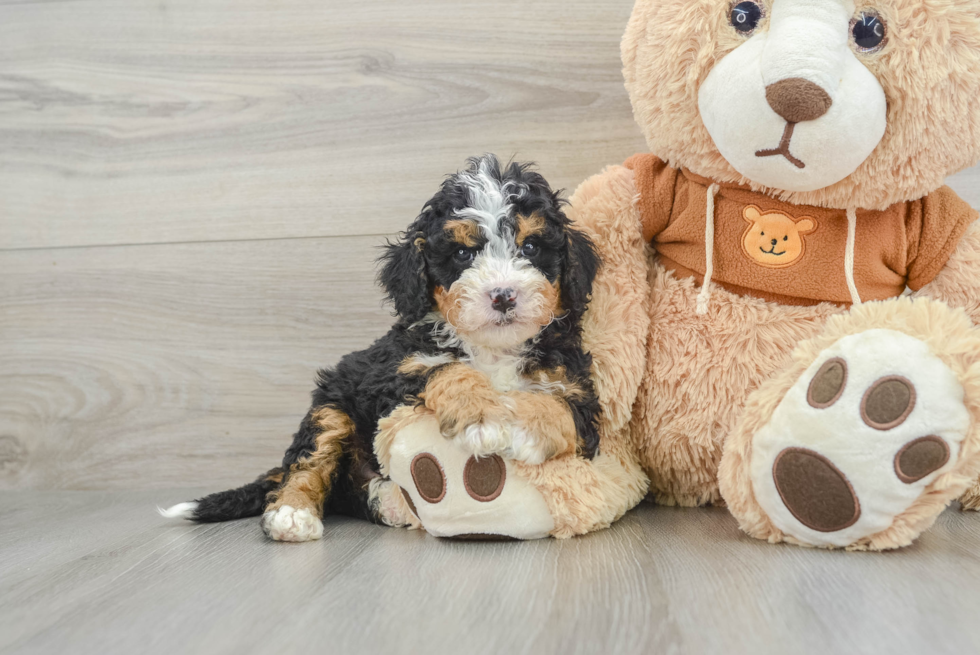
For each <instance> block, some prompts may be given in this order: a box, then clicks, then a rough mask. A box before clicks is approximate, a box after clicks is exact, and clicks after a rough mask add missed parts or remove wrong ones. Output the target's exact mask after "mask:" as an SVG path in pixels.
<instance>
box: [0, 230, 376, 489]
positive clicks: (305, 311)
mask: <svg viewBox="0 0 980 655" xmlns="http://www.w3.org/2000/svg"><path fill="white" fill-rule="evenodd" d="M381 241H382V240H381V239H378V238H373V237H351V238H343V239H341V238H335V239H302V240H273V241H246V242H231V243H201V244H183V245H166V246H138V247H137V246H127V247H120V248H70V249H56V250H48V251H13V252H0V270H4V271H7V272H8V274H6V275H3V276H0V308H2V309H0V388H2V393H0V485H2V486H5V487H8V488H9V487H31V488H71V489H107V488H116V489H123V488H132V487H134V486H135V487H145V486H151V487H159V486H167V485H170V486H172V485H174V484H188V483H193V482H194V481H201V480H207V479H216V480H221V482H222V483H226V484H236V483H240V482H244V481H247V480H249V479H251V478H253V477H254V476H255V475H258V474H259V473H261V472H263V471H265V470H268V469H269V468H271V467H272V466H274V465H275V464H277V463H278V462H279V461H280V459H281V458H282V453H283V451H284V450H285V448H286V446H287V445H288V444H289V440H290V437H291V435H292V434H293V432H294V431H295V429H296V427H297V426H298V425H299V421H300V419H302V417H303V415H304V414H305V413H306V410H307V408H308V407H309V392H310V391H311V390H312V388H313V375H314V373H315V370H316V368H317V366H321V365H328V364H333V363H334V362H336V360H337V359H338V358H339V357H340V356H341V355H343V354H345V353H347V352H350V351H351V350H355V349H357V348H362V347H365V346H367V345H368V344H369V343H370V342H371V341H372V340H373V339H374V338H375V337H377V336H380V335H381V334H383V333H384V332H385V331H386V329H387V326H388V325H389V324H390V322H391V320H392V319H391V315H390V313H389V310H388V309H387V308H386V307H382V304H381V293H380V291H378V290H377V289H376V288H375V287H374V285H373V278H374V268H373V266H374V265H373V260H374V257H375V256H376V255H377V246H378V245H379V244H380V243H381ZM42 252H43V256H42ZM216 464H217V466H216Z"/></svg>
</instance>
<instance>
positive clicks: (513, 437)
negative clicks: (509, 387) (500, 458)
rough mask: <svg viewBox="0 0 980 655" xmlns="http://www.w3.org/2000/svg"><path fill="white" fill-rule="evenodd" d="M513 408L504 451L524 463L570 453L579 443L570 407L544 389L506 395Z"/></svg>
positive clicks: (538, 461) (539, 462)
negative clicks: (542, 390) (506, 445)
mask: <svg viewBox="0 0 980 655" xmlns="http://www.w3.org/2000/svg"><path fill="white" fill-rule="evenodd" d="M506 399H507V401H509V402H508V404H509V405H511V407H512V408H513V410H512V411H513V419H512V423H511V424H510V426H509V427H510V430H509V432H510V435H509V437H510V446H509V447H508V449H507V451H506V452H505V455H506V456H507V457H509V458H511V459H516V460H519V461H522V462H526V463H528V464H541V463H542V462H544V461H545V460H548V459H551V458H552V457H558V456H560V455H565V454H567V453H574V452H576V450H578V449H579V447H580V446H581V445H582V444H581V440H580V438H579V434H578V430H577V429H576V427H575V419H574V417H573V414H572V408H571V407H570V406H569V405H568V403H566V402H565V400H563V399H562V398H559V397H557V396H553V395H551V394H547V393H530V392H514V393H509V394H507V395H506Z"/></svg>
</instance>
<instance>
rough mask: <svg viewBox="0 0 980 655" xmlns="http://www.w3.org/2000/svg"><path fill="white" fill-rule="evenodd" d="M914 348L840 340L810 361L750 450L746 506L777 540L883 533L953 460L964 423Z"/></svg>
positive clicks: (933, 369)
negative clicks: (760, 514)
mask: <svg viewBox="0 0 980 655" xmlns="http://www.w3.org/2000/svg"><path fill="white" fill-rule="evenodd" d="M963 398H964V392H963V388H962V386H961V385H960V383H959V381H958V379H957V377H956V375H955V374H954V373H953V371H952V370H950V369H949V367H947V366H946V364H945V363H943V361H942V360H941V359H939V358H938V357H937V356H936V355H935V354H933V353H932V351H931V350H930V349H929V347H928V346H927V345H926V344H925V343H924V342H922V341H920V340H918V339H915V338H914V337H910V336H908V335H906V334H904V333H901V332H896V331H892V330H869V331H867V332H862V333H859V334H854V335H850V336H848V337H845V338H843V339H841V340H840V341H838V342H837V343H835V344H834V345H833V346H831V347H830V348H828V349H827V350H825V351H824V352H822V353H821V354H820V356H819V357H818V358H817V360H816V361H814V362H813V363H812V364H811V365H810V367H809V368H808V369H807V372H806V373H805V374H804V375H803V376H802V377H801V378H800V379H799V380H797V382H796V384H795V385H794V386H793V387H791V388H790V390H789V392H788V393H787V394H786V395H785V396H784V397H783V399H782V400H781V401H780V403H779V405H778V406H777V407H776V410H775V411H774V412H773V415H772V417H771V418H770V420H769V422H768V423H767V424H766V425H765V426H764V427H763V428H762V429H761V430H759V431H758V433H756V435H755V436H754V438H753V443H752V457H751V477H752V486H753V490H754V492H755V496H756V499H757V500H758V501H759V504H760V505H761V506H762V508H763V510H764V511H765V512H766V514H767V515H768V516H769V518H770V520H771V521H772V522H773V524H774V525H775V526H776V527H777V528H778V529H779V530H780V531H782V532H783V533H784V534H787V535H790V536H792V537H794V538H795V539H796V540H798V541H800V542H803V543H806V544H810V545H815V546H828V547H844V546H848V545H851V544H853V543H854V542H856V541H857V540H859V539H862V538H864V537H867V536H870V535H873V534H876V533H878V532H881V531H882V530H885V529H887V528H889V527H890V526H891V525H892V523H893V521H894V519H895V517H897V516H898V515H899V514H901V513H902V512H904V511H905V510H906V509H908V508H909V506H911V505H912V503H913V502H915V500H916V499H918V498H919V497H920V496H921V495H922V494H923V492H924V490H925V489H926V487H927V486H929V485H930V484H931V483H932V482H933V481H935V480H936V478H937V477H939V476H940V475H942V473H944V472H946V471H948V470H950V469H951V468H952V467H953V466H954V465H955V463H956V460H957V458H958V457H959V452H960V446H961V443H962V441H963V439H964V438H965V437H966V434H967V430H968V429H969V425H970V417H969V414H968V412H967V409H966V407H965V405H964V402H963Z"/></svg>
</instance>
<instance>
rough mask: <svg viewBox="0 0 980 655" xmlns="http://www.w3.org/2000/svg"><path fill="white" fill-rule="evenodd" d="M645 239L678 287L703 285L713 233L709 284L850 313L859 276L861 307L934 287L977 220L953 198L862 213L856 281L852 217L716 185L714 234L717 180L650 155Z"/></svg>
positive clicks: (643, 206) (643, 194)
mask: <svg viewBox="0 0 980 655" xmlns="http://www.w3.org/2000/svg"><path fill="white" fill-rule="evenodd" d="M625 166H626V167H627V168H629V169H631V170H633V171H634V174H635V176H636V177H635V179H636V186H637V189H638V190H639V192H640V214H641V218H642V221H643V234H644V238H645V239H646V240H647V241H648V242H651V241H652V242H653V244H654V246H655V247H656V250H657V252H658V253H659V254H660V261H661V263H662V264H663V265H664V266H665V267H666V268H667V269H668V270H671V271H674V274H675V275H677V276H678V277H694V278H695V279H696V280H697V282H698V284H702V283H703V278H704V274H705V270H706V266H705V264H706V262H707V257H706V252H705V245H706V234H707V233H708V232H709V231H713V233H714V241H713V244H714V253H713V257H712V263H713V266H714V270H713V274H712V275H711V276H710V277H711V281H712V282H715V283H717V284H718V285H719V286H721V287H722V288H724V289H727V290H729V291H731V292H733V293H737V294H740V295H748V296H755V297H758V298H763V299H765V300H771V301H774V302H778V303H782V304H786V305H816V304H818V303H821V302H832V303H835V304H839V305H850V304H851V302H852V298H854V295H853V294H852V293H851V288H850V287H849V285H848V276H852V278H853V282H854V285H855V287H856V291H857V295H858V296H859V297H860V299H861V300H884V299H886V298H894V297H896V296H899V295H901V294H902V293H903V292H904V291H905V287H906V286H908V287H909V288H911V289H912V290H913V291H915V290H918V289H921V288H922V287H923V286H925V285H926V284H928V283H929V282H931V281H932V280H933V278H935V277H936V275H937V274H938V273H939V271H941V270H942V268H943V266H945V265H946V261H947V260H948V259H949V256H950V255H951V254H952V252H953V250H954V249H955V248H956V244H957V242H958V241H959V239H960V237H962V236H963V233H964V232H965V231H966V229H967V227H969V225H970V224H971V223H972V222H973V221H975V220H976V219H977V212H976V211H975V210H974V209H972V208H971V207H970V206H969V205H967V204H966V203H965V202H964V201H963V200H961V199H960V198H959V197H958V196H957V195H956V194H955V193H954V192H953V190H952V189H950V188H949V187H943V188H941V189H938V190H937V191H935V192H933V193H930V194H929V195H927V196H926V197H924V198H922V199H920V200H915V201H911V202H903V203H897V204H895V205H892V206H891V207H889V208H888V209H885V210H884V211H865V210H862V209H859V210H857V212H856V220H855V234H854V241H853V249H854V257H853V271H851V270H850V267H849V266H848V262H847V261H846V257H845V255H846V252H847V248H848V216H847V212H846V211H845V210H843V209H826V208H822V207H812V206H806V205H792V204H789V203H786V202H781V201H779V200H776V199H774V198H771V197H769V196H766V195H763V194H761V193H758V192H755V191H751V190H750V189H748V188H747V187H744V186H738V185H734V184H720V185H717V190H716V193H715V195H714V225H713V230H712V229H711V228H712V226H710V225H709V224H708V220H707V208H708V197H709V187H711V184H712V182H711V180H708V179H706V178H703V177H700V176H698V175H695V174H694V173H691V172H690V171H688V170H687V169H681V170H678V169H675V168H670V167H668V166H667V164H665V163H664V162H663V161H661V160H660V159H658V158H657V157H654V156H653V155H636V156H634V157H632V158H630V159H629V160H628V161H627V162H626V164H625Z"/></svg>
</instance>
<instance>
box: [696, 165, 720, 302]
mask: <svg viewBox="0 0 980 655" xmlns="http://www.w3.org/2000/svg"><path fill="white" fill-rule="evenodd" d="M717 193H718V185H717V184H712V185H711V186H709V187H708V202H707V203H706V204H707V209H705V217H704V218H705V226H704V282H703V283H702V284H701V292H700V293H699V294H698V302H697V313H698V314H700V315H704V314H707V313H708V300H710V299H711V276H712V275H714V273H715V195H717Z"/></svg>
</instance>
